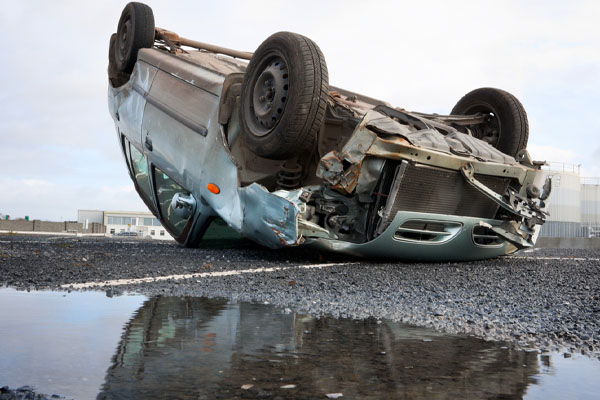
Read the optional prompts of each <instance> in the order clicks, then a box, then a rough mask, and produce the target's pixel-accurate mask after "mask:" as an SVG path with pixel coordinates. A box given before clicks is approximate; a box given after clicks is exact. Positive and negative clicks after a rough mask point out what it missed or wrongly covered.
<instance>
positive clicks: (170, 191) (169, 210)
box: [154, 168, 191, 237]
mask: <svg viewBox="0 0 600 400" xmlns="http://www.w3.org/2000/svg"><path fill="white" fill-rule="evenodd" d="M154 183H155V185H156V199H157V200H158V206H159V207H160V213H161V215H162V217H163V220H164V221H165V224H166V225H167V227H168V228H169V230H170V231H172V232H173V234H174V235H173V236H175V237H177V236H179V235H181V233H182V232H183V229H184V228H185V226H186V224H187V223H188V221H189V220H190V217H191V215H190V216H188V217H187V218H184V217H182V216H181V214H179V213H177V212H175V210H173V207H171V201H172V200H173V196H175V194H177V193H181V194H183V195H186V196H189V194H190V193H189V192H188V191H187V190H185V189H184V188H183V187H181V186H179V185H178V184H177V183H176V182H175V181H174V180H173V179H171V178H169V176H167V175H166V174H165V173H164V172H162V171H161V170H160V169H158V168H155V169H154ZM161 235H162V233H161Z"/></svg>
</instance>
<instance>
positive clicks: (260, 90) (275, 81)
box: [251, 55, 289, 136]
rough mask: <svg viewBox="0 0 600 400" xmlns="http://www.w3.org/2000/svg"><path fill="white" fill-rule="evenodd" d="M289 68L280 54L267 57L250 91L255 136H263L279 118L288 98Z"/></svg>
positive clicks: (273, 126)
mask: <svg viewBox="0 0 600 400" xmlns="http://www.w3.org/2000/svg"><path fill="white" fill-rule="evenodd" d="M288 89H289V70H288V65H287V63H286V62H285V60H284V59H283V58H282V57H280V56H278V55H277V56H273V57H270V58H267V60H266V62H265V67H264V68H263V70H262V72H261V73H260V75H259V76H258V78H257V79H256V81H255V82H254V85H253V91H252V104H251V108H252V110H251V111H252V117H253V120H254V124H253V125H255V128H256V129H255V130H254V132H252V133H253V134H254V135H256V136H265V135H266V134H268V133H269V132H271V130H273V128H275V126H276V125H277V123H278V122H279V121H280V120H281V117H282V116H283V111H284V110H285V104H286V102H287V99H288Z"/></svg>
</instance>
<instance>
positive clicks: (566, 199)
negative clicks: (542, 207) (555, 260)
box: [540, 163, 600, 237]
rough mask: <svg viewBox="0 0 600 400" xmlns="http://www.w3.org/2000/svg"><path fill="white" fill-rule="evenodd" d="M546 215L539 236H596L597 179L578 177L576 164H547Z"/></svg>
mask: <svg viewBox="0 0 600 400" xmlns="http://www.w3.org/2000/svg"><path fill="white" fill-rule="evenodd" d="M546 170H547V174H548V175H551V176H552V194H551V195H550V199H549V205H548V212H549V213H550V217H549V218H548V220H547V221H546V223H545V224H544V225H543V226H542V230H541V233H540V236H542V237H600V178H586V177H581V176H580V173H581V171H580V166H579V165H572V164H564V163H550V165H549V166H548V167H546Z"/></svg>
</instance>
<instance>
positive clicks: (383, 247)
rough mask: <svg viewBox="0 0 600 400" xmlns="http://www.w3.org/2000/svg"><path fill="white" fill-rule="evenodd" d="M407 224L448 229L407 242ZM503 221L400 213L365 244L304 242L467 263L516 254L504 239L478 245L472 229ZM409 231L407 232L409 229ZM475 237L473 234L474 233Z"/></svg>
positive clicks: (376, 255)
mask: <svg viewBox="0 0 600 400" xmlns="http://www.w3.org/2000/svg"><path fill="white" fill-rule="evenodd" d="M409 221H425V222H426V221H430V222H431V223H434V224H436V225H438V226H439V225H442V226H445V227H447V228H446V229H445V230H444V232H441V231H440V234H439V235H435V234H433V235H422V236H425V237H426V240H416V239H407V238H406V237H404V235H403V233H405V232H406V231H407V229H403V228H401V227H403V226H405V225H406V224H407V223H408V222H409ZM501 223H502V221H498V220H494V219H483V218H474V217H460V216H453V215H441V214H427V213H417V212H405V211H400V212H398V213H397V214H396V217H395V218H394V220H393V221H392V223H391V224H390V226H388V228H387V229H386V230H385V231H383V232H382V233H381V235H379V236H377V237H376V238H375V239H373V240H371V241H369V242H367V243H349V242H344V241H340V240H332V239H322V238H320V239H307V241H306V245H309V246H312V247H315V248H319V249H323V250H328V251H334V252H337V253H344V254H349V255H354V256H359V257H373V258H390V259H392V258H393V259H399V260H406V261H470V260H482V259H486V258H493V257H498V256H501V255H505V254H508V253H512V252H514V251H516V250H517V249H516V247H514V246H512V245H511V244H509V243H508V242H506V241H505V240H501V238H500V240H498V241H496V242H494V244H491V245H481V244H477V243H476V241H475V238H474V230H475V229H479V228H478V227H485V226H486V225H489V226H492V227H497V226H500V224H501ZM408 231H410V230H408ZM475 236H476V234H475Z"/></svg>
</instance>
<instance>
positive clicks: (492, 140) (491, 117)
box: [463, 105, 501, 148]
mask: <svg viewBox="0 0 600 400" xmlns="http://www.w3.org/2000/svg"><path fill="white" fill-rule="evenodd" d="M477 113H482V114H485V115H486V117H485V121H484V122H483V123H481V124H478V125H475V126H473V127H472V128H471V133H472V134H473V136H474V137H476V138H477V139H480V140H482V141H484V142H486V143H488V144H490V145H492V146H493V147H496V148H497V146H498V143H499V142H500V129H501V127H500V120H499V119H498V113H497V112H495V111H494V109H493V108H491V107H490V106H487V105H477V106H473V107H470V108H469V109H467V110H466V111H465V112H464V113H463V114H464V115H469V114H477Z"/></svg>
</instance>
